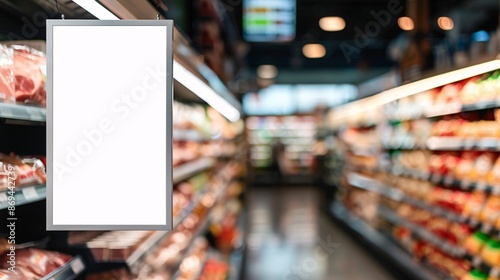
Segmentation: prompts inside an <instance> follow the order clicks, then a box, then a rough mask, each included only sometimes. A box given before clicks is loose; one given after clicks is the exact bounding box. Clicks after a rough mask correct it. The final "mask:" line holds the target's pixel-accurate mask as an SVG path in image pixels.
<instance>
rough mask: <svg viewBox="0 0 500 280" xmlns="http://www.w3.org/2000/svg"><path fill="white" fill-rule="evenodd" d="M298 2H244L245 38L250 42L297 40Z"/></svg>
mask: <svg viewBox="0 0 500 280" xmlns="http://www.w3.org/2000/svg"><path fill="white" fill-rule="evenodd" d="M296 5H297V4H296V0H244V1H243V36H244V38H245V40H247V41H250V42H286V41H292V40H293V39H294V38H295V26H296V9H297V7H296Z"/></svg>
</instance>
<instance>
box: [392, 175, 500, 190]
mask: <svg viewBox="0 0 500 280" xmlns="http://www.w3.org/2000/svg"><path fill="white" fill-rule="evenodd" d="M391 172H392V174H393V175H396V176H405V177H409V178H413V179H417V180H422V181H429V182H431V183H433V184H435V185H439V186H444V187H458V188H460V189H462V190H465V191H485V192H487V193H492V194H500V186H496V185H490V184H487V183H485V182H474V181H467V180H460V179H457V178H455V177H454V176H452V175H445V176H443V175H441V174H437V173H429V172H421V171H418V170H410V169H400V170H392V171H391Z"/></svg>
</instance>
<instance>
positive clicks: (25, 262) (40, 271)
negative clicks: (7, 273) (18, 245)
mask: <svg viewBox="0 0 500 280" xmlns="http://www.w3.org/2000/svg"><path fill="white" fill-rule="evenodd" d="M7 259H8V256H7V255H6V254H5V255H3V256H2V257H0V262H1V263H0V266H3V267H4V268H7V267H6V266H7V265H8V263H7V262H6V260H7ZM70 259H71V256H68V255H64V254H61V253H56V252H48V251H43V250H39V249H35V248H29V249H19V250H17V251H16V270H19V271H20V272H21V273H22V274H23V275H24V276H25V278H26V279H40V278H42V277H44V276H45V275H47V274H49V273H51V272H52V271H54V270H55V269H57V268H58V267H60V266H61V265H63V264H65V263H66V262H67V261H69V260H70Z"/></svg>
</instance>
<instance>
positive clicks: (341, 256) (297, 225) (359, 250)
mask: <svg viewBox="0 0 500 280" xmlns="http://www.w3.org/2000/svg"><path fill="white" fill-rule="evenodd" d="M248 194H249V199H248V202H249V204H248V209H249V225H250V226H249V231H248V235H247V259H246V268H245V275H244V276H245V277H244V279H246V280H267V279H269V280H276V279H284V280H285V279H290V280H293V279H297V280H298V279H315V280H316V279H317V280H322V279H349V280H356V279H359V280H365V279H371V280H391V279H395V278H394V277H393V276H391V275H390V274H389V272H388V271H386V269H385V268H384V267H382V266H381V265H380V264H379V263H378V262H377V261H376V260H375V259H374V258H373V257H372V256H371V255H370V254H368V253H367V251H366V250H365V249H364V248H363V247H361V245H360V244H359V243H357V241H356V240H354V239H352V238H351V237H350V236H348V234H347V233H346V232H345V231H344V230H343V229H341V228H339V227H338V226H337V225H335V224H333V222H332V221H331V219H330V218H329V217H327V216H326V215H325V214H324V213H322V212H321V211H320V209H319V205H320V194H319V192H318V191H317V189H316V188H314V187H291V186H287V187H282V188H278V187H275V188H274V187H266V188H250V189H249V191H248Z"/></svg>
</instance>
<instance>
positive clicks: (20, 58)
mask: <svg viewBox="0 0 500 280" xmlns="http://www.w3.org/2000/svg"><path fill="white" fill-rule="evenodd" d="M12 48H13V49H14V56H13V57H14V59H13V61H14V76H15V96H16V100H17V101H20V102H25V103H32V104H41V105H45V103H46V102H45V98H46V91H45V81H44V76H43V72H42V71H44V70H43V68H45V66H46V58H45V56H44V55H43V54H42V53H41V52H38V51H34V50H31V49H29V48H26V47H22V46H12Z"/></svg>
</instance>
